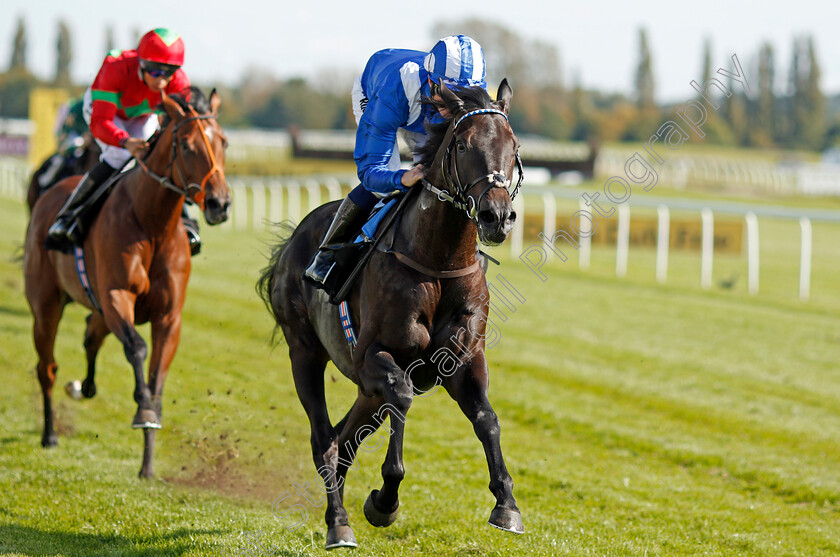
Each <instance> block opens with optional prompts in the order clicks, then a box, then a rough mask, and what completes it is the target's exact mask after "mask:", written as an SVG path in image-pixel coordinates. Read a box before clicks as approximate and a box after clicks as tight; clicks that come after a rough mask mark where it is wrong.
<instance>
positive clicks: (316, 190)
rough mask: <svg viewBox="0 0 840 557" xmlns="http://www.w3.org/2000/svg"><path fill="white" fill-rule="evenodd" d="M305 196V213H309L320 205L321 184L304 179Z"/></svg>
mask: <svg viewBox="0 0 840 557" xmlns="http://www.w3.org/2000/svg"><path fill="white" fill-rule="evenodd" d="M306 197H307V198H308V202H309V210H308V211H307V213H311V212H312V211H314V210H315V209H317V208H318V206H319V205H321V185H320V184H318V182H316V181H315V180H307V181H306Z"/></svg>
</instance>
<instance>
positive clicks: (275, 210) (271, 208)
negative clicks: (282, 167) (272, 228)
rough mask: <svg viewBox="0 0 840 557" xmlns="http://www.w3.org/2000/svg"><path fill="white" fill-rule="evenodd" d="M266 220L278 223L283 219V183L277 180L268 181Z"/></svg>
mask: <svg viewBox="0 0 840 557" xmlns="http://www.w3.org/2000/svg"><path fill="white" fill-rule="evenodd" d="M268 191H269V195H270V197H269V201H268V220H269V221H271V222H272V223H278V222H280V221H281V220H282V219H283V184H282V183H281V182H280V181H279V180H272V181H271V182H269V183H268Z"/></svg>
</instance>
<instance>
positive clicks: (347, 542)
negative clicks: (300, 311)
mask: <svg viewBox="0 0 840 557" xmlns="http://www.w3.org/2000/svg"><path fill="white" fill-rule="evenodd" d="M283 333H284V335H285V338H286V340H287V342H288V343H289V357H290V359H291V362H292V375H293V377H294V381H295V389H296V390H297V394H298V398H299V399H300V403H301V405H302V406H303V409H304V410H305V411H306V415H307V416H308V417H309V423H310V426H311V435H310V442H311V444H312V459H313V460H314V462H315V468H316V469H317V470H318V473H319V474H320V475H321V477H322V478H323V479H324V484H325V485H326V486H327V510H326V513H325V515H324V520H325V522H326V523H327V541H326V548H327V549H333V548H336V547H356V545H357V544H356V537H355V535H354V534H353V530H352V529H351V528H350V525H349V521H348V518H347V510H346V509H345V508H344V503H343V502H342V497H341V495H342V494H341V491H340V489H338V488H337V484H336V475H337V471H336V468H337V466H338V450H337V444H336V443H335V439H336V437H337V434H336V431H335V429H334V428H333V426H332V424H331V423H330V417H329V413H328V412H327V400H326V397H325V394H324V369H325V368H326V365H327V355H326V352H325V351H324V348H323V346H322V345H321V344H320V342H319V341H318V340H317V338H316V337H315V335H314V333H312V334H311V335H306V334H300V333H299V332H297V331H291V330H288V328H287V327H285V326H284V327H283Z"/></svg>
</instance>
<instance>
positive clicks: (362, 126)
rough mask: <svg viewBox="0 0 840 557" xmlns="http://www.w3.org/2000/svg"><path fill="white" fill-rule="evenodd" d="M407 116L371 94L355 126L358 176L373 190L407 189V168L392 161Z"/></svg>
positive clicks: (367, 187) (384, 193) (378, 191)
mask: <svg viewBox="0 0 840 557" xmlns="http://www.w3.org/2000/svg"><path fill="white" fill-rule="evenodd" d="M404 122H405V117H404V116H403V115H401V114H400V113H399V112H398V110H397V109H395V108H394V107H392V106H390V105H389V104H388V103H386V102H384V101H383V100H382V99H380V98H378V97H374V98H371V99H370V101H369V102H368V105H367V107H366V108H365V112H364V114H363V115H362V117H361V119H360V120H359V128H358V129H357V130H356V148H355V151H354V158H355V159H356V168H357V169H358V174H359V180H360V181H361V183H362V185H363V186H364V188H365V189H366V190H368V191H370V192H372V193H374V194H380V195H387V194H389V193H392V192H394V191H404V190H405V189H406V185H405V184H403V183H402V177H403V174H405V173H406V171H405V170H393V169H391V168H390V167H389V162H390V161H391V157H392V155H393V153H394V148H395V145H396V141H397V130H398V129H399V127H400V126H401V125H403V124H404ZM415 181H416V180H415Z"/></svg>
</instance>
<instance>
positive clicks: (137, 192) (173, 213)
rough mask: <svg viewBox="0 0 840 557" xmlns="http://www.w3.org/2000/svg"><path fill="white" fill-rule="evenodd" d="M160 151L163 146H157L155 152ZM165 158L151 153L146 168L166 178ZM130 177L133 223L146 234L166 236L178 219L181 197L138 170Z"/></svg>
mask: <svg viewBox="0 0 840 557" xmlns="http://www.w3.org/2000/svg"><path fill="white" fill-rule="evenodd" d="M163 148H164V146H163V145H161V146H158V148H157V149H156V151H158V150H160V149H163ZM166 158H167V157H164V156H162V155H161V154H160V152H156V153H153V154H152V156H150V157H149V161H148V163H147V165H148V167H149V169H150V170H152V171H153V172H155V173H157V174H159V175H162V176H168V175H169V170H170V168H168V164H169V161H168V160H166ZM132 178H133V182H132V192H133V198H134V199H133V201H134V214H135V216H136V217H137V220H138V221H139V222H140V224H141V225H142V226H143V228H144V229H145V230H146V231H147V232H148V233H150V234H159V233H168V231H169V229H170V228H171V227H172V226H173V225H174V224H175V223H176V222H177V220H178V218H179V217H180V214H181V209H182V207H183V203H184V197H183V196H182V195H180V194H178V193H177V192H174V191H171V190H169V189H167V188H165V187H163V186H162V185H161V184H159V183H158V182H157V181H156V180H153V179H152V178H151V177H149V176H148V175H147V174H146V173H145V172H143V170H142V169H141V170H138V171H137V172H136V173H134V174H133V176H132Z"/></svg>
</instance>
